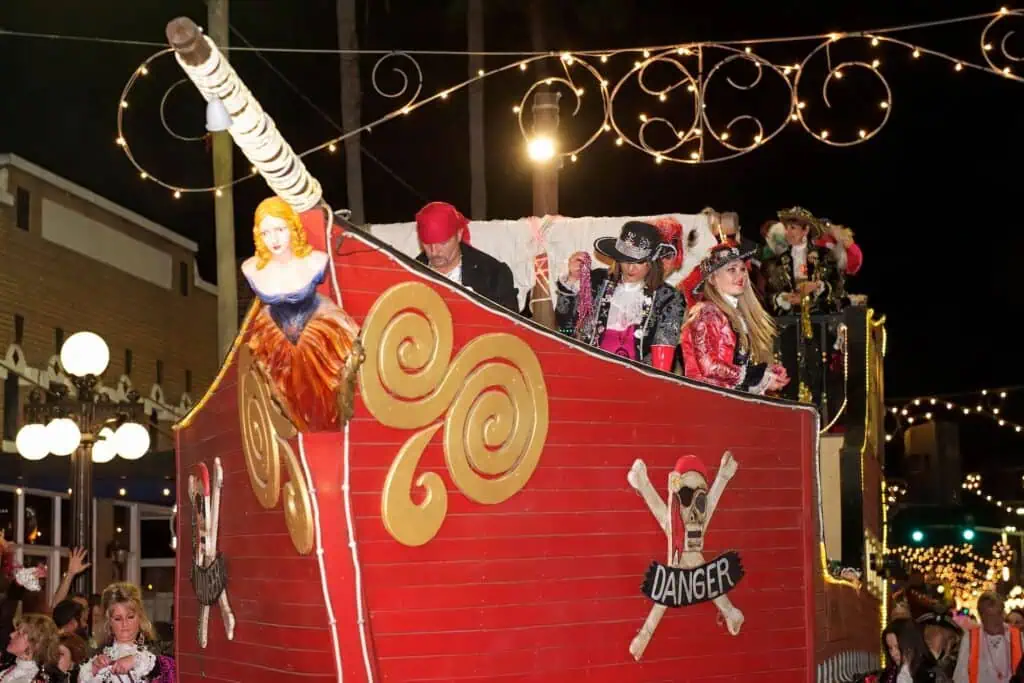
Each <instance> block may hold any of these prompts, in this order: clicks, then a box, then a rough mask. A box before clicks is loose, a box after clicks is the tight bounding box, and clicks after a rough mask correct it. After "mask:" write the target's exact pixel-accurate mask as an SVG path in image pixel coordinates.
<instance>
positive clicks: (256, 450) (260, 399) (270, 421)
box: [238, 344, 313, 555]
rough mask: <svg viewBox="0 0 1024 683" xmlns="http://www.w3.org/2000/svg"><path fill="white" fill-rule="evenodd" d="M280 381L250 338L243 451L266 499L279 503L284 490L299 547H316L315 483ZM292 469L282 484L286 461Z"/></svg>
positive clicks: (244, 354)
mask: <svg viewBox="0 0 1024 683" xmlns="http://www.w3.org/2000/svg"><path fill="white" fill-rule="evenodd" d="M280 405H281V403H280V402H279V401H278V400H277V398H276V397H275V395H274V387H273V384H272V383H271V382H270V380H269V379H268V378H267V376H266V374H264V372H263V370H262V369H261V368H260V365H259V363H258V362H257V361H256V360H255V359H254V358H253V357H252V352H251V351H250V350H249V347H248V346H247V345H246V344H241V345H240V346H239V350H238V418H239V422H240V427H241V432H242V452H243V454H244V455H245V468H246V470H247V471H248V472H249V483H250V485H251V486H252V492H253V494H254V495H255V496H256V500H258V501H259V503H260V505H262V506H263V507H264V508H266V509H268V510H270V509H273V508H275V507H277V503H278V501H279V500H280V496H281V491H282V490H283V491H284V519H285V525H286V526H287V527H288V535H289V536H290V537H291V539H292V544H293V545H294V546H295V549H296V550H297V551H299V553H301V554H303V555H306V554H309V552H310V551H312V550H313V508H312V505H311V503H310V498H309V488H308V487H307V485H306V479H305V477H304V475H303V472H302V468H301V467H300V466H299V460H298V458H297V457H296V455H295V451H294V450H293V449H292V447H291V445H290V444H289V443H288V439H290V438H292V437H294V436H295V435H296V430H295V426H294V425H293V424H292V423H291V421H290V420H288V418H287V417H285V415H284V414H283V412H282V411H281V408H280ZM282 460H284V465H285V467H286V468H287V470H288V481H287V482H286V483H285V484H284V485H283V486H282V484H281V461H282Z"/></svg>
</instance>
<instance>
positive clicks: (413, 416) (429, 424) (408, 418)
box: [359, 282, 549, 546]
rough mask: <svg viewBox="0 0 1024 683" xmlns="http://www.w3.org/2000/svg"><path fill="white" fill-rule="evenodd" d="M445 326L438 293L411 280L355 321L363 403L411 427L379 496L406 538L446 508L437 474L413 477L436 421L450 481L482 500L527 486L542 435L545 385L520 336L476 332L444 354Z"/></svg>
mask: <svg viewBox="0 0 1024 683" xmlns="http://www.w3.org/2000/svg"><path fill="white" fill-rule="evenodd" d="M453 332H454V330H453V326H452V316H451V312H450V311H449V310H448V307H447V305H446V304H445V303H444V300H443V299H441V297H440V296H439V295H438V294H437V292H435V291H434V290H433V289H431V288H430V287H428V286H426V285H424V284H422V283H419V282H407V283H402V284H399V285H395V286H394V287H392V288H391V289H389V290H388V291H386V292H385V293H384V294H382V295H381V296H380V297H379V298H378V299H377V301H376V302H375V303H374V305H373V308H372V309H371V310H370V313H369V314H368V315H367V317H366V321H365V323H364V324H363V333H362V338H363V346H364V347H365V348H366V349H367V350H368V351H367V353H368V358H367V361H368V362H366V363H364V364H363V365H362V367H361V368H360V372H359V384H360V395H361V396H362V399H363V403H364V404H365V405H366V407H367V409H368V410H369V411H370V413H371V414H372V415H373V416H374V417H375V418H376V419H377V420H378V421H379V422H380V423H381V424H383V425H386V426H388V427H394V428H396V429H406V430H417V431H416V433H415V434H413V435H412V436H411V437H409V439H408V440H407V441H406V442H405V444H403V446H402V447H401V449H399V451H398V454H397V455H396V456H395V459H394V461H393V462H392V463H391V468H390V470H389V472H388V476H387V479H386V481H385V483H384V491H383V495H382V497H381V517H382V519H383V521H384V526H385V528H387V530H388V533H390V534H391V536H392V537H394V539H395V540H396V541H398V542H399V543H403V544H405V545H409V546H419V545H423V544H424V543H427V542H428V541H429V540H430V539H432V538H433V537H434V536H435V535H436V534H437V532H438V530H439V529H440V528H441V524H442V523H443V522H444V519H445V516H446V515H447V512H448V492H447V490H446V488H445V484H444V480H443V479H442V478H441V476H440V475H439V474H437V473H436V472H425V473H423V474H421V475H420V476H419V477H418V478H415V479H414V476H415V473H416V468H417V466H418V465H419V462H420V458H421V457H422V456H423V452H424V450H425V449H426V447H427V444H428V443H429V442H430V440H431V438H433V436H434V435H435V434H436V433H437V432H438V430H440V429H441V428H442V427H444V438H443V446H444V454H445V462H446V464H447V468H448V473H449V475H450V476H451V478H452V481H453V482H454V483H455V486H456V487H457V488H458V489H459V491H461V492H462V494H463V495H465V496H466V497H467V498H469V499H470V500H473V501H475V502H477V503H481V504H484V505H497V504H499V503H502V502H504V501H506V500H508V499H509V498H511V497H512V496H513V495H515V494H516V493H517V492H518V491H520V490H522V489H523V487H524V486H526V483H527V482H528V481H529V479H530V476H531V475H532V474H533V472H534V470H536V468H537V464H538V463H539V462H540V456H541V453H542V451H543V449H544V443H545V441H546V439H547V433H548V421H549V413H548V394H547V386H546V385H545V383H544V373H543V371H542V369H541V366H540V361H538V360H537V356H536V355H535V354H534V353H533V350H532V349H531V348H530V347H529V346H528V345H527V344H526V342H524V341H523V340H522V339H520V338H518V337H515V336H513V335H510V334H504V333H494V334H484V335H481V336H479V337H477V338H475V339H473V340H472V341H470V342H469V343H468V344H466V345H465V346H464V347H463V348H462V349H461V350H460V351H459V353H458V354H457V355H456V356H455V358H454V359H452V358H451V355H452V349H453V346H454V341H453V336H454V335H453ZM442 416H443V417H444V421H443V422H439V420H440V419H441V418H442ZM414 485H415V486H416V487H419V488H421V489H424V490H425V493H424V496H423V500H422V501H421V502H419V503H418V504H417V503H414V502H413V501H412V498H411V495H412V488H413V486H414Z"/></svg>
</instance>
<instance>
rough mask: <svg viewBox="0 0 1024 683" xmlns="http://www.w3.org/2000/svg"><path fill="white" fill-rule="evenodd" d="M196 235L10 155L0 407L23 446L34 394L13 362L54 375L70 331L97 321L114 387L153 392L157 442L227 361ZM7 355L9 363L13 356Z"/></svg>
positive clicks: (0, 300)
mask: <svg viewBox="0 0 1024 683" xmlns="http://www.w3.org/2000/svg"><path fill="white" fill-rule="evenodd" d="M196 249H197V247H196V244H195V243H194V242H192V241H190V240H187V239H185V238H183V237H181V236H180V235H178V234H176V233H174V232H171V231H170V230H168V229H167V228H164V227H163V226H160V225H157V224H156V223H154V222H153V221H150V220H148V219H146V218H143V217H142V216H140V215H138V214H136V213H133V212H131V211H129V210H128V209H125V208H124V207H121V206H119V205H117V204H114V203H113V202H111V201H109V200H107V199H104V198H103V197H100V196H98V195H96V194H94V193H93V192H90V191H89V190H87V189H85V188H84V187H81V186H79V185H76V184H74V183H72V182H70V181H68V180H65V179H64V178H61V177H60V176H57V175H55V174H53V173H51V172H49V171H47V170H46V169H43V168H40V167H39V166H36V165H35V164H32V163H31V162H28V161H26V160H24V159H21V158H19V157H16V156H13V155H5V156H4V155H0V351H2V352H3V358H4V361H3V364H2V365H0V380H2V381H3V383H4V391H3V392H0V415H2V416H3V450H4V451H5V452H8V453H11V452H14V436H15V434H16V433H17V429H18V427H19V426H20V420H21V415H20V406H18V405H16V404H15V397H16V396H17V397H18V401H19V402H23V401H24V400H25V397H26V396H27V394H28V384H27V383H26V382H25V381H24V380H21V382H20V384H21V387H20V391H19V390H17V389H18V388H16V387H14V386H13V385H14V381H13V380H12V378H11V377H10V376H9V374H10V373H8V371H7V368H8V367H16V368H18V370H19V372H21V373H22V374H27V375H29V376H30V377H32V378H34V379H43V378H44V377H45V379H47V380H49V379H53V377H52V375H53V374H55V372H59V368H58V367H56V365H55V360H56V354H57V353H58V351H59V349H60V346H61V344H62V343H63V340H64V339H65V338H66V337H67V336H68V335H71V334H73V333H75V332H78V331H80V330H91V331H93V332H96V333H97V334H99V335H100V336H102V337H103V338H104V339H105V340H106V341H107V344H108V345H109V346H110V365H109V367H108V368H107V371H106V373H105V375H104V377H103V383H104V385H105V386H106V387H107V388H108V390H109V391H111V392H114V393H115V394H116V393H118V392H123V391H124V390H127V389H128V388H134V390H135V391H137V392H139V393H140V394H141V395H142V397H143V398H144V399H145V400H146V413H147V415H149V416H150V419H151V420H154V421H155V424H160V425H161V428H160V429H159V430H155V429H154V430H153V431H154V432H155V434H154V435H158V436H159V437H160V438H159V439H154V449H156V450H163V449H169V448H172V447H173V443H171V440H170V438H169V437H168V436H167V434H168V433H169V432H170V429H169V426H170V424H172V423H173V421H174V420H176V419H177V417H178V416H179V415H180V414H182V413H183V412H184V411H185V410H187V408H188V407H189V406H190V405H191V402H192V401H193V400H194V399H195V398H196V397H199V396H201V395H202V393H203V391H204V390H205V388H206V387H207V386H209V384H210V382H211V381H212V380H213V377H214V375H215V373H216V370H217V363H218V358H217V295H216V288H215V286H213V285H211V284H209V283H207V282H204V281H203V280H202V279H201V278H200V277H199V275H198V274H197V272H196V267H195V255H196ZM4 366H6V367H4Z"/></svg>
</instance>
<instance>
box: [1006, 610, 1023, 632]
mask: <svg viewBox="0 0 1024 683" xmlns="http://www.w3.org/2000/svg"><path fill="white" fill-rule="evenodd" d="M1006 623H1007V624H1009V625H1010V626H1014V627H1016V628H1021V627H1024V610H1021V609H1020V608H1019V607H1015V608H1013V609H1012V610H1010V611H1009V612H1008V613H1007V615H1006Z"/></svg>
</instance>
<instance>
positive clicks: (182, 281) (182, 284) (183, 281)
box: [178, 261, 188, 296]
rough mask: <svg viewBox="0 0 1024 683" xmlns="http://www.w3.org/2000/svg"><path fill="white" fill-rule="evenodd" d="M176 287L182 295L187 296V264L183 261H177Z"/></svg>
mask: <svg viewBox="0 0 1024 683" xmlns="http://www.w3.org/2000/svg"><path fill="white" fill-rule="evenodd" d="M178 289H179V290H180V291H181V295H182V296H188V264H187V263H185V262H184V261H181V262H180V263H178Z"/></svg>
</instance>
